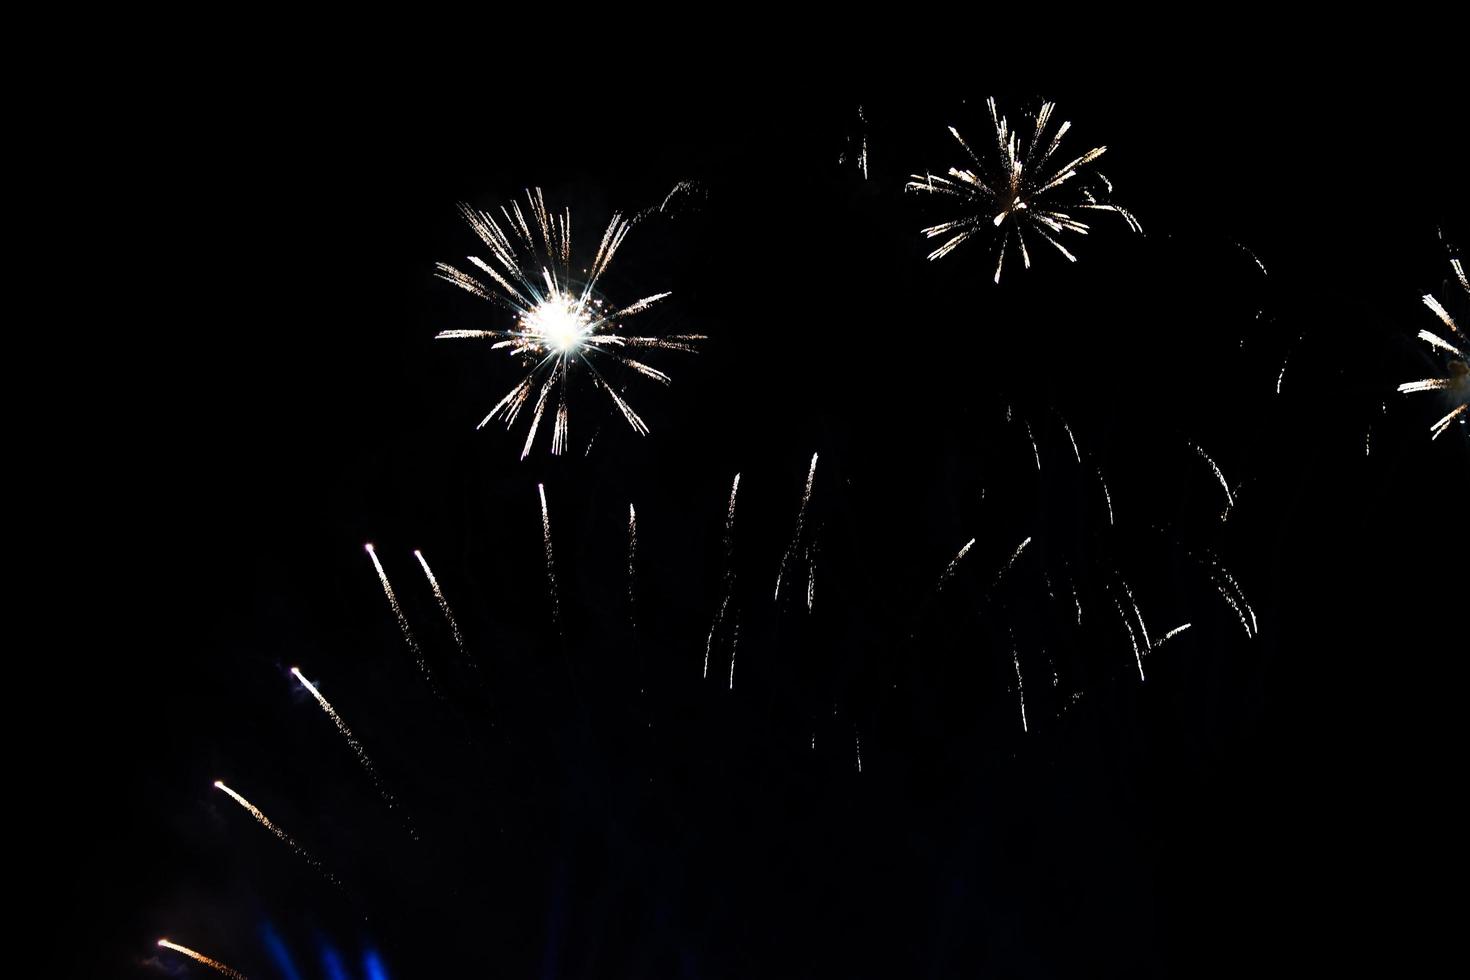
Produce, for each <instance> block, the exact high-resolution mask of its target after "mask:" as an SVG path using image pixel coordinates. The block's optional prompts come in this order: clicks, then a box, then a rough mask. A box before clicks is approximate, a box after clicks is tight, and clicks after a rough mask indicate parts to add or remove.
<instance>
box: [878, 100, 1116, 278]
mask: <svg viewBox="0 0 1470 980" xmlns="http://www.w3.org/2000/svg"><path fill="white" fill-rule="evenodd" d="M986 105H987V106H989V108H990V120H991V123H992V124H993V126H994V128H995V144H996V149H997V152H998V159H997V160H996V161H995V163H994V164H993V165H988V164H987V163H986V162H985V161H984V160H982V159H981V156H980V154H978V153H976V152H975V150H973V149H972V148H971V147H970V144H969V143H967V142H966V141H965V138H964V137H963V136H961V135H960V132H959V130H958V129H956V128H955V127H953V126H951V127H949V131H950V133H951V135H953V136H954V138H955V141H956V142H958V143H959V144H960V147H961V148H962V149H963V150H964V151H965V154H966V155H967V156H968V157H969V158H970V163H971V164H972V165H973V167H974V169H961V168H959V167H950V168H949V176H947V177H935V176H933V175H931V174H913V175H912V176H911V177H910V179H909V182H908V184H906V185H905V187H906V189H907V190H911V191H923V192H927V193H930V194H942V195H945V196H948V197H953V198H957V199H958V200H959V202H960V203H961V204H962V205H963V206H966V207H968V208H969V209H970V213H968V214H965V215H963V216H961V217H958V218H954V219H952V220H949V221H944V222H941V223H939V224H937V225H931V226H930V227H928V228H925V229H923V233H924V236H925V237H926V238H936V237H939V236H947V237H946V239H945V241H944V243H943V244H942V245H940V246H939V247H938V248H936V249H935V250H934V251H932V252H930V253H929V258H930V260H931V261H932V260H934V259H939V258H943V257H944V256H946V255H948V254H949V253H950V252H951V251H953V250H954V249H955V248H957V247H959V246H960V245H961V244H963V243H964V242H966V241H968V240H969V239H970V238H972V237H974V236H975V235H977V234H980V233H981V232H985V231H990V230H992V229H993V230H995V233H996V247H995V281H996V282H997V283H998V282H1000V273H1001V268H1002V266H1003V265H1004V264H1005V257H1006V251H1007V249H1008V248H1010V247H1011V245H1012V243H1013V242H1014V247H1015V250H1016V251H1018V252H1020V255H1021V262H1022V264H1023V265H1024V266H1025V267H1026V268H1028V269H1029V268H1031V252H1030V250H1029V249H1028V248H1027V245H1026V236H1027V233H1028V232H1029V233H1030V234H1031V235H1032V236H1034V238H1038V239H1040V240H1042V241H1044V242H1046V243H1047V244H1049V245H1051V246H1052V247H1053V248H1055V249H1056V250H1057V251H1059V252H1061V253H1062V255H1064V256H1066V258H1067V260H1068V261H1070V262H1075V261H1077V257H1076V256H1075V255H1073V254H1072V253H1071V252H1070V251H1068V250H1067V247H1066V246H1065V245H1063V244H1062V243H1061V241H1059V238H1058V236H1060V235H1061V234H1062V233H1063V232H1073V233H1074V234H1078V235H1085V234H1087V232H1088V230H1089V229H1088V226H1087V225H1086V224H1085V223H1084V222H1082V221H1080V220H1078V219H1077V218H1076V217H1074V216H1073V215H1074V214H1075V213H1076V212H1079V211H1110V212H1113V213H1115V214H1117V215H1119V216H1121V217H1122V218H1123V220H1124V221H1125V222H1127V224H1128V227H1129V228H1131V229H1132V230H1133V231H1135V232H1141V231H1142V230H1143V229H1142V228H1141V227H1140V225H1139V224H1138V221H1137V219H1135V218H1134V217H1133V215H1132V214H1130V213H1129V212H1128V211H1126V210H1124V209H1123V208H1121V207H1119V206H1118V205H1116V204H1111V203H1108V202H1107V201H1106V200H1104V199H1103V198H1101V197H1099V196H1098V194H1097V192H1095V191H1094V189H1093V188H1092V187H1090V186H1088V185H1087V184H1086V183H1085V182H1084V181H1083V180H1081V179H1079V178H1080V177H1081V175H1082V174H1083V172H1084V171H1085V170H1086V168H1088V167H1089V166H1090V165H1091V164H1092V163H1093V162H1094V161H1096V160H1097V158H1098V157H1100V156H1102V155H1103V153H1104V152H1106V151H1107V147H1106V146H1098V147H1094V148H1093V149H1091V150H1088V151H1087V152H1086V153H1084V154H1082V155H1081V156H1079V157H1076V158H1074V159H1072V160H1070V161H1068V162H1067V163H1064V164H1060V165H1058V164H1055V163H1053V162H1052V157H1053V155H1054V154H1055V153H1056V151H1057V149H1058V147H1059V146H1060V145H1061V142H1062V137H1063V136H1065V135H1066V133H1067V130H1068V129H1070V128H1071V126H1072V124H1071V123H1070V122H1064V123H1062V124H1061V126H1060V127H1058V128H1057V131H1056V132H1055V133H1053V134H1052V135H1051V136H1050V138H1047V136H1046V128H1047V124H1048V123H1049V122H1050V121H1051V115H1052V111H1053V109H1055V108H1056V105H1055V103H1052V102H1047V103H1045V104H1044V105H1042V107H1041V111H1040V112H1038V113H1037V114H1036V119H1035V125H1034V127H1033V129H1032V132H1031V135H1030V137H1029V138H1027V139H1025V140H1024V141H1023V139H1022V137H1021V136H1020V134H1019V133H1017V132H1015V131H1013V130H1012V129H1011V127H1010V124H1009V123H1008V122H1007V121H1006V118H1005V117H1004V116H1002V115H1000V114H999V112H998V111H997V109H996V106H995V99H993V98H992V99H989V100H987V102H986ZM1097 178H1098V182H1099V183H1100V184H1101V185H1102V186H1103V188H1105V190H1104V191H1103V193H1105V194H1110V193H1112V185H1111V184H1110V183H1109V182H1108V179H1107V178H1106V177H1104V176H1103V175H1102V174H1101V173H1098V174H1097Z"/></svg>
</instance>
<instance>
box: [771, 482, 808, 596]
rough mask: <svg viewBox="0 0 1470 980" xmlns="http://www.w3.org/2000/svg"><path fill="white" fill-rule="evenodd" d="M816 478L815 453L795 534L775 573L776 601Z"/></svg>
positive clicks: (800, 531)
mask: <svg viewBox="0 0 1470 980" xmlns="http://www.w3.org/2000/svg"><path fill="white" fill-rule="evenodd" d="M816 478H817V454H816V453H812V462H811V466H810V467H808V468H807V472H806V490H804V491H803V492H802V495H801V508H800V509H799V510H798V511H797V512H796V531H795V533H793V534H792V535H791V546H790V547H788V548H787V549H786V555H785V557H783V558H782V559H781V568H780V570H779V571H777V572H776V599H777V600H779V599H780V598H781V582H782V580H783V579H784V578H785V576H786V570H787V568H788V567H789V566H790V564H791V560H792V559H793V558H795V557H796V552H797V549H798V548H799V547H800V545H801V534H802V530H803V529H804V528H805V527H806V509H807V504H809V503H810V502H811V499H812V483H813V481H815V480H816ZM807 591H808V593H809V594H810V592H811V581H810V579H808V582H807Z"/></svg>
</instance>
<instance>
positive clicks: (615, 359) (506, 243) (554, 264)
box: [436, 188, 704, 459]
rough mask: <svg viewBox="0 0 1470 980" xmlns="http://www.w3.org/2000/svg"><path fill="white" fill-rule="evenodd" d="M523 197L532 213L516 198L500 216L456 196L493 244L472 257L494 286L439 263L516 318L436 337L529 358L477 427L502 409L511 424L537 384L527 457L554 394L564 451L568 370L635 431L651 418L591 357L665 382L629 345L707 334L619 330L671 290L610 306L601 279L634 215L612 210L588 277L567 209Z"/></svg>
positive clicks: (658, 344) (534, 194)
mask: <svg viewBox="0 0 1470 980" xmlns="http://www.w3.org/2000/svg"><path fill="white" fill-rule="evenodd" d="M526 198H527V200H528V202H529V210H530V219H529V220H527V217H526V213H525V211H523V210H522V209H521V205H520V202H518V201H517V202H513V203H512V204H511V205H510V207H509V208H505V207H502V208H501V209H500V214H501V220H500V221H497V219H496V217H495V216H493V215H491V214H489V213H488V212H485V211H480V210H478V209H476V208H472V207H470V206H469V205H468V204H462V205H460V212H461V213H462V214H463V215H464V219H465V221H466V222H467V223H468V224H469V226H470V227H471V228H472V229H474V231H475V234H476V235H478V236H479V237H480V240H481V241H482V242H484V243H485V246H486V247H487V248H488V249H489V251H490V261H488V262H487V261H486V260H484V259H481V258H480V257H478V256H474V255H471V256H469V257H468V259H469V261H470V263H471V264H473V265H474V266H475V267H476V268H477V269H479V271H480V272H482V273H484V274H485V276H487V277H488V278H489V280H490V282H491V283H493V286H492V285H487V284H486V283H485V282H484V281H482V280H481V279H478V278H476V277H475V276H473V275H470V274H468V273H466V272H462V271H460V270H459V269H456V268H455V267H454V266H451V265H446V264H445V263H442V262H441V263H439V264H438V265H437V267H436V268H437V274H438V276H439V277H440V278H441V279H444V280H446V281H448V282H451V283H453V284H454V285H456V286H458V287H460V288H461V289H463V290H465V291H466V292H469V293H472V294H474V295H475V296H478V297H480V298H481V299H483V300H487V301H489V302H490V303H493V304H495V305H496V306H499V307H501V308H502V309H505V310H507V311H509V312H510V313H511V314H513V315H514V316H515V318H516V321H515V326H514V327H513V328H511V329H508V330H443V331H440V332H439V334H438V338H437V339H440V340H464V339H481V340H492V341H494V343H493V344H492V345H491V349H492V350H508V351H509V352H510V354H511V356H512V357H514V358H517V359H518V360H519V361H520V362H521V363H522V365H523V366H524V369H525V374H524V376H523V377H522V378H521V380H520V381H519V382H518V383H517V384H516V385H515V387H513V388H511V390H510V391H509V392H508V393H507V394H506V395H505V397H504V398H502V399H500V401H498V402H496V403H495V406H494V407H493V408H491V409H490V411H489V413H488V414H486V416H485V417H484V419H482V420H481V421H480V425H479V428H483V427H484V426H485V424H486V423H487V422H489V421H490V420H491V419H494V418H497V417H498V418H500V419H502V420H503V421H504V422H505V424H506V427H507V428H509V427H510V426H512V425H513V424H514V423H515V420H516V418H517V417H518V416H519V415H520V413H521V410H522V409H524V408H525V407H526V404H527V402H530V401H532V393H533V391H534V394H535V398H534V406H533V408H532V412H531V425H530V430H529V431H528V432H527V433H526V442H525V445H524V446H523V447H522V448H521V458H522V459H525V458H526V456H528V455H529V454H530V452H531V446H532V444H533V443H534V442H535V441H536V432H537V430H538V429H539V428H540V426H541V420H542V418H543V417H544V415H545V413H546V409H547V406H548V405H549V404H550V403H551V401H552V395H553V394H555V395H556V406H555V408H554V417H555V421H554V423H553V425H552V432H551V451H552V453H553V454H560V453H561V452H562V451H563V450H565V449H566V445H567V438H568V434H569V431H570V426H569V422H568V412H567V390H568V387H569V386H570V383H571V372H572V370H573V369H578V370H585V371H586V372H587V374H588V375H590V376H591V379H592V382H593V385H594V386H595V387H597V388H601V389H602V390H603V391H605V392H606V393H607V395H608V397H609V398H610V399H612V402H613V404H614V405H616V406H617V408H618V411H620V412H621V413H622V414H623V417H624V418H625V419H627V421H628V424H629V425H630V426H632V428H633V430H634V431H635V432H637V433H639V434H640V435H647V433H648V425H647V424H646V423H645V422H644V421H643V419H642V418H640V417H639V415H638V413H637V412H635V411H634V410H633V408H632V406H630V405H629V404H628V403H627V401H625V400H624V399H623V396H622V394H621V393H620V390H619V388H616V387H614V386H613V383H612V382H610V381H608V379H607V378H606V377H605V376H604V375H603V373H602V371H600V370H599V369H598V367H597V365H596V364H595V363H594V361H595V360H597V359H601V360H603V361H604V363H611V364H617V365H620V366H622V367H626V368H630V369H632V370H633V371H635V372H637V373H638V374H641V375H643V376H644V377H647V378H651V379H653V380H654V381H657V382H659V383H660V384H668V383H669V376H668V375H667V374H665V373H664V372H662V371H660V370H658V369H657V368H654V367H651V366H649V365H648V364H645V363H643V362H642V361H640V360H637V359H636V358H633V357H630V356H628V355H627V354H626V353H625V352H626V351H630V350H639V349H642V350H650V349H652V350H659V349H661V350H678V351H693V350H694V346H693V344H694V342H695V341H698V340H703V339H704V338H703V337H702V336H700V335H696V334H685V335H679V336H670V337H649V336H641V337H640V336H631V335H629V334H625V333H621V332H619V328H620V327H621V326H622V321H623V320H626V319H628V318H629V317H632V316H635V315H637V314H639V313H642V312H644V311H645V310H647V309H648V308H649V307H651V306H653V305H654V304H656V303H658V302H659V301H660V300H662V299H665V298H667V297H668V296H669V294H668V293H654V294H652V295H650V296H645V297H643V298H642V299H639V300H636V301H634V302H632V303H630V304H628V305H627V306H622V307H616V308H611V309H609V308H608V307H607V305H606V303H605V301H604V300H603V299H602V297H601V296H600V295H599V294H598V292H597V284H598V281H599V280H600V279H601V278H602V274H603V273H604V272H605V271H607V267H608V264H609V263H611V262H612V260H613V256H615V255H616V254H617V251H618V247H619V246H621V245H622V243H623V239H624V238H626V237H627V235H628V231H629V230H630V229H631V228H632V227H633V224H634V221H633V220H627V219H624V218H623V217H622V215H620V214H615V215H613V218H612V221H611V222H610V223H609V224H608V226H607V230H606V231H605V232H603V235H602V243H601V244H600V245H599V246H598V248H597V253H596V255H595V256H594V257H593V260H592V265H591V267H590V268H588V269H586V270H584V278H581V279H579V280H577V279H574V277H573V274H572V216H571V211H570V210H569V209H568V210H564V211H562V212H561V213H560V214H552V213H551V212H549V211H547V209H546V201H545V199H544V198H543V197H542V194H541V189H540V188H537V189H535V190H534V191H527V192H526ZM502 221H503V223H504V226H503V227H502V224H501V222H502ZM506 229H509V231H508V232H507V230H506Z"/></svg>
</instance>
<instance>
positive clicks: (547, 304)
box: [521, 294, 592, 354]
mask: <svg viewBox="0 0 1470 980" xmlns="http://www.w3.org/2000/svg"><path fill="white" fill-rule="evenodd" d="M521 326H522V327H523V328H524V329H525V332H526V333H528V334H530V335H531V336H532V337H534V338H536V339H537V340H538V341H540V342H541V343H542V344H544V345H545V346H547V347H549V348H551V349H552V350H554V351H556V352H557V353H559V354H571V353H573V352H575V351H576V350H577V348H579V347H581V346H582V340H583V338H585V337H586V336H587V334H588V333H589V332H590V331H591V326H592V318H591V317H590V316H588V315H587V313H586V312H585V311H584V310H583V309H582V306H581V304H579V303H576V302H574V301H573V300H571V299H570V298H568V297H566V296H562V295H560V294H553V295H551V296H550V297H548V298H547V299H545V300H542V301H541V302H540V303H537V304H536V305H535V306H533V307H532V308H531V310H530V311H529V312H528V313H526V315H525V316H523V317H522V318H521Z"/></svg>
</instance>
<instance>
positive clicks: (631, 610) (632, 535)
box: [628, 500, 638, 630]
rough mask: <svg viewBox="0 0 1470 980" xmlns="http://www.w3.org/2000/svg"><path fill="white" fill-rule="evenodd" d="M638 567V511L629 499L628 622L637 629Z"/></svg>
mask: <svg viewBox="0 0 1470 980" xmlns="http://www.w3.org/2000/svg"><path fill="white" fill-rule="evenodd" d="M637 569H638V511H637V510H635V509H634V507H633V501H631V500H630V501H628V624H629V625H630V626H632V627H633V628H634V629H635V630H636V629H637V628H638V615H637V609H638V606H637V603H636V598H637V596H636V592H635V589H634V586H635V584H636V583H637Z"/></svg>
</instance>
